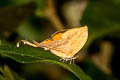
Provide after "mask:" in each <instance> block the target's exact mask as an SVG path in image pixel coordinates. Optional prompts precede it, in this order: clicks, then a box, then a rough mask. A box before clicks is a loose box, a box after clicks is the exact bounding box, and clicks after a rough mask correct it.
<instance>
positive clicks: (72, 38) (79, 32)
mask: <svg viewBox="0 0 120 80" xmlns="http://www.w3.org/2000/svg"><path fill="white" fill-rule="evenodd" d="M62 38H63V39H68V41H69V44H70V45H71V47H72V53H69V54H70V55H71V57H72V56H74V55H75V54H76V53H77V52H78V51H79V50H80V49H81V48H82V47H83V46H84V44H85V43H86V41H87V38H88V28H87V26H84V27H80V28H74V29H70V30H68V31H66V32H65V33H64V34H63V35H62Z"/></svg>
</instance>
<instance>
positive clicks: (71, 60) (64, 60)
mask: <svg viewBox="0 0 120 80" xmlns="http://www.w3.org/2000/svg"><path fill="white" fill-rule="evenodd" d="M75 59H76V57H73V58H62V59H60V61H62V62H67V61H70V64H72V63H74V62H75V61H74V60H75Z"/></svg>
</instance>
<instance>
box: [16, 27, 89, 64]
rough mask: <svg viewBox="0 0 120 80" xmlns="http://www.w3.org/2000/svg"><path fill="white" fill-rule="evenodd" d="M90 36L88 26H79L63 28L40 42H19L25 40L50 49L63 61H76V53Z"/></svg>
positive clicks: (29, 43)
mask: <svg viewBox="0 0 120 80" xmlns="http://www.w3.org/2000/svg"><path fill="white" fill-rule="evenodd" d="M87 38H88V27H87V26H83V27H78V28H72V29H68V30H61V31H57V32H55V33H54V34H53V35H52V36H51V38H49V39H46V40H44V41H42V42H40V43H38V42H36V41H33V42H29V41H27V40H21V41H19V42H18V43H17V47H19V43H20V42H23V43H24V44H27V45H30V46H33V47H41V48H44V49H45V50H50V51H51V53H53V54H55V55H56V56H59V57H60V58H61V60H62V61H68V60H69V61H70V63H71V62H74V59H76V58H77V57H76V56H75V55H76V53H77V52H78V51H79V50H80V49H81V48H82V47H83V46H84V44H85V43H86V41H87Z"/></svg>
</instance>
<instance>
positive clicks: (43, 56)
mask: <svg viewBox="0 0 120 80" xmlns="http://www.w3.org/2000/svg"><path fill="white" fill-rule="evenodd" d="M0 53H1V54H2V55H5V56H8V57H10V58H12V59H14V60H16V61H18V62H20V63H32V62H47V63H54V64H58V65H60V66H62V67H64V68H66V69H68V70H69V71H71V72H72V73H73V74H74V75H76V76H77V77H78V78H79V79H80V80H91V78H90V77H89V76H88V75H86V74H85V73H84V72H83V71H82V70H81V68H80V67H78V66H77V65H76V64H69V63H62V62H60V61H59V58H58V57H57V56H55V55H53V54H51V53H50V52H49V51H44V50H43V49H41V48H32V47H22V48H16V47H13V46H1V47H0Z"/></svg>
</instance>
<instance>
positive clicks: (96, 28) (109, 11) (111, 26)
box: [81, 0, 120, 45]
mask: <svg viewBox="0 0 120 80" xmlns="http://www.w3.org/2000/svg"><path fill="white" fill-rule="evenodd" d="M119 9H120V1H119V0H93V1H91V2H90V3H89V4H88V6H87V8H86V10H85V12H84V14H83V18H82V20H81V24H82V25H87V26H88V30H89V38H88V42H87V45H90V43H91V42H92V41H93V40H94V39H96V38H99V37H104V36H105V35H111V33H115V32H118V31H120V16H119V14H120V11H119ZM114 35H115V34H114Z"/></svg>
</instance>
